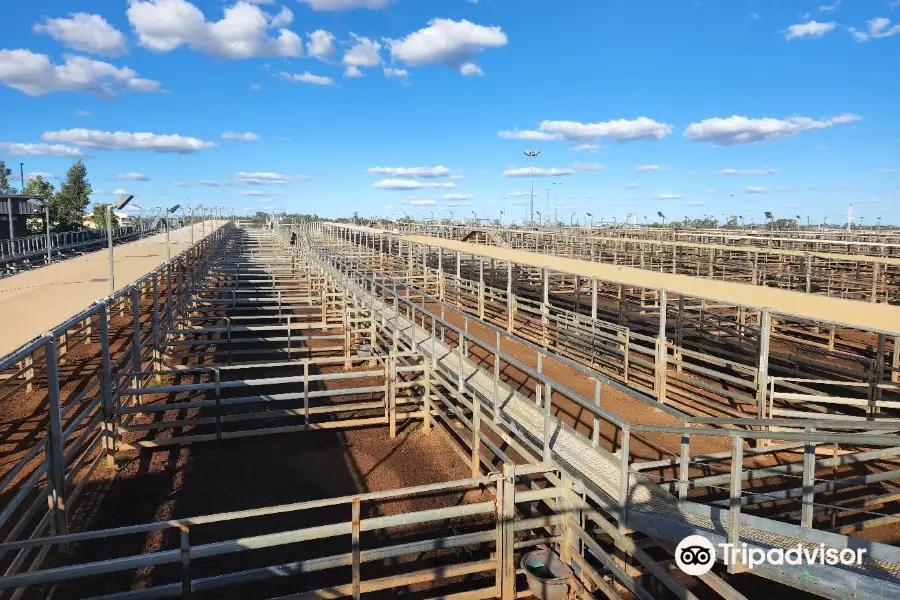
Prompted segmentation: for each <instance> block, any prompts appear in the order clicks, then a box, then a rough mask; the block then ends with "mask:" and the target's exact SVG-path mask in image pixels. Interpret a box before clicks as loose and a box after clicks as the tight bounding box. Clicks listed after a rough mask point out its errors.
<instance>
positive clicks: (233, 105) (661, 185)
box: [0, 0, 900, 223]
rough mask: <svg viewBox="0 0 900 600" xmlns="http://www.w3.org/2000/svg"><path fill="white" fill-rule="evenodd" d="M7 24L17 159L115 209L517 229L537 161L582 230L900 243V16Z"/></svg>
mask: <svg viewBox="0 0 900 600" xmlns="http://www.w3.org/2000/svg"><path fill="white" fill-rule="evenodd" d="M98 11H99V12H98ZM4 17H5V19H4V21H5V22H6V23H7V27H6V28H5V31H4V34H5V35H4V37H3V40H2V42H0V106H2V107H3V113H4V119H3V124H2V126H0V158H2V159H3V160H6V162H7V164H8V165H10V166H11V167H13V169H14V171H18V169H17V167H18V163H20V162H24V163H25V171H26V173H45V174H52V175H55V176H61V175H63V174H64V173H65V170H66V168H67V167H68V165H69V164H70V163H71V161H72V160H73V156H76V155H83V156H84V160H85V162H86V164H87V166H88V172H89V174H90V178H91V183H92V184H93V187H94V188H95V190H98V193H97V194H96V195H95V196H94V200H95V201H98V202H103V201H108V200H109V199H110V198H111V197H112V196H111V194H112V193H113V192H115V191H116V190H119V189H121V190H127V191H128V192H129V193H133V194H135V195H136V200H135V201H136V202H138V203H140V204H141V205H142V206H144V207H145V208H149V207H153V206H163V205H171V204H175V203H181V204H187V203H194V204H196V203H203V204H204V205H207V206H210V205H213V204H221V205H227V206H232V207H234V208H235V209H236V210H237V211H238V212H250V211H255V210H258V209H263V210H265V209H269V208H275V209H279V210H287V211H292V212H294V211H295V212H315V213H318V214H321V215H326V216H342V215H349V213H351V212H352V211H354V210H356V211H359V213H360V214H361V215H366V216H368V215H386V214H389V213H393V214H394V215H402V214H403V213H408V214H410V215H413V216H414V215H417V214H420V215H422V216H427V215H430V213H431V212H432V211H434V213H435V214H436V215H442V216H446V215H447V214H448V213H449V211H453V212H454V214H455V215H456V216H457V217H459V216H471V213H472V211H473V210H474V211H476V212H477V213H478V215H479V216H483V215H485V214H486V215H489V216H491V217H497V216H499V214H500V211H502V210H504V209H505V212H506V215H505V217H504V220H505V221H506V222H509V221H510V220H511V219H521V218H522V217H523V216H524V214H525V212H524V211H525V209H524V206H523V201H524V200H525V199H526V198H525V195H526V194H527V193H528V192H529V191H530V181H529V178H528V176H527V171H528V169H527V167H528V162H527V159H526V157H525V156H524V152H525V151H526V150H532V149H533V150H537V151H540V156H539V157H538V158H537V159H536V161H535V170H536V172H537V173H538V174H539V175H538V176H537V177H535V180H534V181H535V185H534V187H535V196H536V198H535V209H536V210H540V211H542V212H546V204H547V200H546V198H547V192H546V191H545V190H546V189H547V188H549V189H550V190H551V191H550V192H549V194H550V205H551V208H550V211H551V212H553V211H554V210H555V208H554V205H555V204H557V203H558V205H559V207H560V208H559V212H560V218H565V220H567V221H568V220H569V218H570V215H571V213H573V212H575V213H577V214H578V216H580V217H581V218H584V216H583V215H584V213H585V212H591V213H592V214H593V215H594V218H595V220H596V219H597V218H601V217H602V218H606V219H610V218H612V217H616V218H617V219H620V220H621V219H622V218H624V217H625V216H626V215H627V214H629V213H636V214H637V215H638V216H639V218H640V219H643V217H644V216H649V217H651V220H652V218H653V217H654V215H655V214H656V211H657V210H662V211H664V212H665V213H666V214H667V216H669V217H670V218H681V217H683V216H686V215H687V216H691V217H694V216H700V215H703V214H713V215H715V216H717V217H720V216H721V215H722V214H725V215H732V214H740V215H743V216H744V217H745V218H747V219H748V220H749V219H750V218H756V219H757V220H759V219H761V218H762V213H763V211H765V210H772V211H773V212H775V214H776V216H793V215H795V214H799V215H802V216H803V218H804V220H805V219H806V217H807V216H809V217H811V218H812V220H813V222H821V220H822V219H823V218H827V219H828V221H829V222H832V223H834V222H837V221H841V220H845V219H846V216H845V215H846V212H847V207H848V205H849V204H850V203H851V202H852V203H854V205H855V208H854V212H855V213H856V214H857V215H858V216H861V217H863V218H864V219H865V222H866V223H873V222H875V220H876V219H877V218H878V217H881V218H882V219H883V222H894V223H900V110H898V106H900V101H898V98H900V83H898V82H900V79H898V77H897V65H898V63H900V61H898V59H900V1H896V0H853V1H850V0H843V1H842V2H838V1H833V2H828V1H827V0H826V2H825V3H824V4H823V3H821V2H799V1H783V0H752V1H751V0H728V1H727V2H726V1H724V0H686V1H678V0H669V1H662V0H660V1H655V2H653V1H633V2H624V1H612V0H606V1H601V0H596V1H593V0H591V1H588V0H585V1H580V2H576V1H574V0H572V1H565V2H560V1H554V0H478V1H477V2H473V1H471V0H428V1H425V0H285V1H283V2H278V1H276V0H255V1H254V2H252V3H251V2H235V1H234V0H192V2H188V1H187V0H132V1H130V2H123V1H110V2H102V3H99V2H89V1H87V0H80V1H79V0H68V1H66V2H63V1H61V0H48V1H44V2H31V3H23V2H16V3H11V4H10V5H9V6H7V7H5V8H4ZM522 169H525V170H524V171H522ZM522 173H525V174H526V176H517V175H520V174H522ZM104 194H106V195H104ZM842 215H844V216H842Z"/></svg>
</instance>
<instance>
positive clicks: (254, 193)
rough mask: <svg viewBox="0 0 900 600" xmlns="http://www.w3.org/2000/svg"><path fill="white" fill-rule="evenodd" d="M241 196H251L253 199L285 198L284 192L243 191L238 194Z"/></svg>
mask: <svg viewBox="0 0 900 600" xmlns="http://www.w3.org/2000/svg"><path fill="white" fill-rule="evenodd" d="M238 193H239V194H240V195H241V196H249V197H251V198H271V197H273V196H284V193H282V192H264V191H262V190H241V191H240V192H238Z"/></svg>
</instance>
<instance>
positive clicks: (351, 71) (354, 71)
mask: <svg viewBox="0 0 900 600" xmlns="http://www.w3.org/2000/svg"><path fill="white" fill-rule="evenodd" d="M362 76H363V73H362V71H360V70H359V67H356V66H353V65H348V66H347V68H346V69H344V77H362Z"/></svg>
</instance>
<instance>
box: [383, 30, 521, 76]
mask: <svg viewBox="0 0 900 600" xmlns="http://www.w3.org/2000/svg"><path fill="white" fill-rule="evenodd" d="M387 43H388V48H389V49H390V52H391V56H392V57H393V58H394V59H395V60H401V61H403V62H405V63H406V64H408V65H411V66H419V65H425V64H432V63H440V64H445V65H448V66H451V67H454V68H459V69H460V72H461V73H462V74H463V75H465V76H467V77H468V76H473V75H481V74H482V71H481V69H480V68H479V67H478V66H477V65H475V64H474V63H472V62H471V59H472V58H473V57H474V56H475V55H477V54H478V53H479V52H482V51H483V50H486V49H488V48H500V47H502V46H505V45H506V44H507V43H509V40H508V38H507V37H506V34H505V33H503V30H502V29H500V27H485V26H483V25H477V24H475V23H472V22H471V21H466V20H463V21H454V20H453V19H432V20H431V21H429V22H428V27H425V28H423V29H420V30H418V31H414V32H412V33H410V34H409V35H407V36H406V37H404V38H402V39H399V40H388V42H387Z"/></svg>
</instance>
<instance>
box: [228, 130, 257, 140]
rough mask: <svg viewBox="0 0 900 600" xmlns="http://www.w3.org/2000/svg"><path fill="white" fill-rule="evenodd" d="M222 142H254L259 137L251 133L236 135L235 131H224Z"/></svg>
mask: <svg viewBox="0 0 900 600" xmlns="http://www.w3.org/2000/svg"><path fill="white" fill-rule="evenodd" d="M222 139H223V140H238V141H241V142H255V141H257V140H259V136H258V135H257V134H255V133H253V132H252V131H247V132H245V133H238V132H235V131H226V132H225V133H223V134H222Z"/></svg>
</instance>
